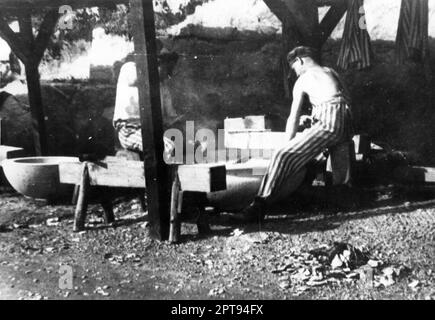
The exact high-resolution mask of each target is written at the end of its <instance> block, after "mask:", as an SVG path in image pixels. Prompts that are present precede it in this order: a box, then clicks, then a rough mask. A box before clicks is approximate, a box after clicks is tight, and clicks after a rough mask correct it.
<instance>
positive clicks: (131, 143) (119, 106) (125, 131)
mask: <svg viewBox="0 0 435 320" xmlns="http://www.w3.org/2000/svg"><path fill="white" fill-rule="evenodd" d="M131 60H133V59H132V56H129V57H127V62H126V63H125V64H124V65H123V66H122V67H121V70H120V72H119V76H118V83H117V88H116V102H115V112H114V116H113V125H114V127H115V129H116V131H117V132H118V139H119V142H120V144H121V146H122V147H123V148H124V149H127V150H132V151H139V152H142V151H143V147H142V131H141V121H140V110H139V89H138V87H137V71H136V63H135V62H134V60H133V61H131ZM177 60H178V54H176V53H170V52H169V51H168V50H167V49H166V48H163V49H162V50H161V51H160V54H159V75H160V95H161V99H162V116H163V120H164V121H165V125H166V126H170V125H171V124H172V123H174V122H175V121H177V120H179V117H178V115H177V112H176V111H175V109H174V107H173V105H172V98H171V94H170V91H169V87H168V81H169V79H170V77H171V75H172V72H173V69H174V67H175V64H176V62H177ZM163 142H164V148H165V154H164V157H165V160H169V159H170V155H171V153H172V151H173V150H174V148H175V147H174V144H173V142H172V141H171V140H169V139H168V138H166V137H163Z"/></svg>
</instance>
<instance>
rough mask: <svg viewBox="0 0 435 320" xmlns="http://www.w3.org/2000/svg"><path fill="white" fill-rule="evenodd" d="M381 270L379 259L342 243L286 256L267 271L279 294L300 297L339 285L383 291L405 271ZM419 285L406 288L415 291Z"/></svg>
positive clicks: (394, 269) (412, 284) (400, 267)
mask: <svg viewBox="0 0 435 320" xmlns="http://www.w3.org/2000/svg"><path fill="white" fill-rule="evenodd" d="M382 266H384V264H383V262H382V261H381V260H379V259H375V258H371V257H370V255H369V253H368V252H366V251H365V250H362V249H359V248H356V247H353V246H352V245H350V244H346V243H334V244H333V246H331V247H328V246H326V245H323V246H321V247H320V248H318V249H315V250H311V251H309V252H290V253H289V254H287V255H286V256H285V257H284V261H283V262H282V263H280V264H279V265H277V266H276V268H275V269H273V270H271V272H272V273H273V274H276V275H277V276H278V280H277V283H278V286H279V288H280V289H282V290H288V289H291V290H292V291H295V294H296V295H300V294H301V293H303V292H304V291H306V290H308V288H310V287H317V286H323V285H327V284H330V283H336V284H339V283H341V282H349V283H359V284H360V285H363V286H367V287H380V286H381V285H382V286H384V287H388V286H391V285H393V284H395V283H396V281H397V280H398V279H399V277H400V276H401V275H403V274H404V272H403V271H404V270H406V268H405V267H403V266H399V267H394V266H388V267H387V266H385V267H384V268H381V267H382ZM418 285H419V282H418V281H417V280H416V281H413V282H411V283H410V284H409V286H410V287H411V288H416V287H418Z"/></svg>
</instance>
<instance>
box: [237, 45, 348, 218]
mask: <svg viewBox="0 0 435 320" xmlns="http://www.w3.org/2000/svg"><path fill="white" fill-rule="evenodd" d="M287 61H288V63H289V65H290V68H291V69H292V70H293V71H294V72H295V73H296V75H297V76H298V80H297V81H296V83H295V85H294V88H293V102H292V106H291V112H290V117H289V118H288V121H287V126H286V133H287V135H288V138H289V141H288V143H287V144H286V145H285V146H284V147H283V148H281V149H279V150H276V152H275V153H274V155H273V157H272V159H271V161H270V164H269V167H268V169H267V172H266V175H265V176H264V178H263V181H262V183H261V186H260V189H259V191H258V194H257V197H256V198H255V200H254V201H253V202H252V203H251V205H249V206H248V207H247V208H245V209H244V210H243V211H242V212H241V213H239V214H236V215H234V219H235V220H237V221H243V222H247V223H249V222H260V221H262V220H263V219H264V209H265V206H266V205H269V204H271V203H273V202H274V201H276V196H277V195H278V194H279V192H280V191H281V190H282V187H283V186H284V184H285V183H286V182H288V179H293V180H296V177H297V176H298V175H299V176H300V172H301V170H304V169H305V165H306V164H307V163H308V162H309V161H311V160H313V159H314V158H316V157H317V156H318V155H319V154H321V152H322V151H324V150H325V149H326V148H328V147H333V146H335V145H337V144H339V143H342V142H344V141H350V139H351V137H352V124H351V115H350V109H349V102H348V101H349V100H348V99H347V97H346V96H347V95H346V90H345V87H344V86H343V84H342V82H341V80H340V78H339V76H338V74H337V73H336V72H335V71H334V70H332V69H330V68H326V67H322V66H320V65H319V64H318V63H317V62H316V61H315V59H314V52H313V49H311V48H308V47H297V48H295V49H294V50H292V51H291V52H290V53H289V54H288V56H287ZM305 98H308V99H309V101H310V103H311V104H312V106H313V109H312V114H311V117H310V118H311V126H310V128H308V129H306V130H304V131H303V132H301V133H299V134H298V135H296V133H297V131H298V128H299V123H300V120H301V109H302V105H303V101H304V99H305Z"/></svg>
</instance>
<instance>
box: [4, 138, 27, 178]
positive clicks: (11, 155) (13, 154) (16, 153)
mask: <svg viewBox="0 0 435 320" xmlns="http://www.w3.org/2000/svg"><path fill="white" fill-rule="evenodd" d="M24 155H25V152H24V149H23V148H17V147H11V146H4V145H0V185H3V182H4V181H5V177H4V175H3V169H2V162H3V160H6V159H15V158H20V157H23V156H24Z"/></svg>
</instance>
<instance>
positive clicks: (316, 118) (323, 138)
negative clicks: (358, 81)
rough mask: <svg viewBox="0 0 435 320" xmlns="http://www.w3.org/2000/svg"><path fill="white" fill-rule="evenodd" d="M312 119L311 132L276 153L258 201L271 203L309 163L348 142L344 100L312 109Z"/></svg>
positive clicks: (349, 127) (347, 111) (348, 122)
mask: <svg viewBox="0 0 435 320" xmlns="http://www.w3.org/2000/svg"><path fill="white" fill-rule="evenodd" d="M312 118H313V125H312V126H311V128H309V129H306V130H304V131H303V132H302V133H300V134H298V135H297V136H296V137H295V138H293V139H292V140H290V141H289V142H288V143H287V145H286V146H284V147H283V148H281V149H279V150H276V151H275V153H274V155H273V157H272V159H271V161H270V164H269V167H268V169H267V172H266V175H265V176H264V178H263V181H262V183H261V186H260V189H259V191H258V197H260V198H263V199H264V200H266V201H267V202H273V201H274V200H275V196H276V195H277V194H278V193H279V192H280V190H281V188H282V187H283V185H284V184H285V183H286V182H288V179H295V178H296V176H297V175H298V174H299V173H300V171H301V170H302V169H304V167H305V165H306V164H307V163H308V162H309V161H311V160H313V159H314V158H316V157H317V156H318V155H319V154H321V152H322V151H324V150H325V149H326V148H328V147H333V146H335V145H337V144H339V143H342V142H344V141H350V139H351V136H352V122H351V121H352V120H351V114H350V109H349V107H348V104H347V102H346V101H345V99H344V98H341V97H339V98H334V99H333V100H331V101H328V102H325V103H323V104H321V105H318V106H313V112H312Z"/></svg>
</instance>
